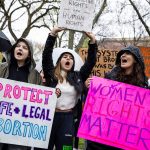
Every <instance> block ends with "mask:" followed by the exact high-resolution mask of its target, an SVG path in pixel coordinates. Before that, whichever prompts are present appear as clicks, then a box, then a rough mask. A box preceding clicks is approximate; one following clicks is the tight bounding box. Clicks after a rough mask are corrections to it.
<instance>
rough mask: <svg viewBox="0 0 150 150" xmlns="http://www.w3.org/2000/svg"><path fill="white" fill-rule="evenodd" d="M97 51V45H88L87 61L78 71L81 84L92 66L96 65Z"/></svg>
mask: <svg viewBox="0 0 150 150" xmlns="http://www.w3.org/2000/svg"><path fill="white" fill-rule="evenodd" d="M97 50H98V47H97V43H94V44H90V43H89V48H88V56H87V60H86V61H85V63H84V65H83V66H82V67H81V69H80V75H81V78H82V81H83V82H85V81H86V79H87V78H88V77H89V75H90V74H91V71H92V69H93V67H94V65H95V64H96V53H97Z"/></svg>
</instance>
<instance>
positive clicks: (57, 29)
mask: <svg viewBox="0 0 150 150" xmlns="http://www.w3.org/2000/svg"><path fill="white" fill-rule="evenodd" d="M64 29H65V28H61V27H54V28H53V29H52V31H51V35H52V36H57V33H58V32H60V31H63V30H64Z"/></svg>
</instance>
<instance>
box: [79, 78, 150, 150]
mask: <svg viewBox="0 0 150 150" xmlns="http://www.w3.org/2000/svg"><path fill="white" fill-rule="evenodd" d="M149 98H150V90H148V89H144V88H140V87H137V86H132V85H129V84H125V83H121V82H116V81H111V80H108V79H103V78H99V77H93V80H91V85H90V88H89V92H88V96H87V99H86V103H85V106H84V111H83V114H82V118H81V121H80V126H79V130H78V136H79V137H81V138H85V139H88V140H92V141H96V142H99V143H102V144H106V145H110V146H115V147H118V148H122V149H125V150H131V149H132V150H149V149H150V99H149Z"/></svg>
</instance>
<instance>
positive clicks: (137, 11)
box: [129, 0, 150, 36]
mask: <svg viewBox="0 0 150 150" xmlns="http://www.w3.org/2000/svg"><path fill="white" fill-rule="evenodd" d="M129 2H130V3H131V5H132V6H133V8H134V10H135V11H136V13H137V15H138V18H139V20H140V21H141V23H142V24H143V26H144V28H145V30H146V31H147V33H148V35H149V36H150V30H149V27H148V25H147V24H146V22H145V21H144V19H143V18H142V16H141V14H140V12H139V10H138V9H137V7H136V5H135V4H134V2H133V1H132V0H129Z"/></svg>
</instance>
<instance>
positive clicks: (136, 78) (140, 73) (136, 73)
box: [117, 62, 146, 87]
mask: <svg viewBox="0 0 150 150" xmlns="http://www.w3.org/2000/svg"><path fill="white" fill-rule="evenodd" d="M120 68H121V67H120ZM145 77H146V76H145V72H144V70H143V69H142V67H141V65H140V64H139V62H136V63H134V66H133V70H132V73H131V74H130V75H126V74H125V70H124V69H123V68H121V69H120V71H119V72H118V74H117V80H118V81H120V82H124V83H128V84H132V85H136V86H141V87H143V86H145Z"/></svg>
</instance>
